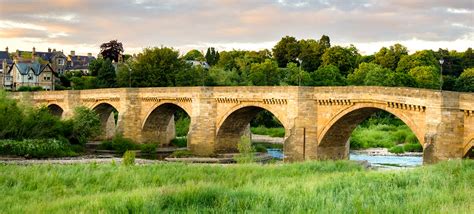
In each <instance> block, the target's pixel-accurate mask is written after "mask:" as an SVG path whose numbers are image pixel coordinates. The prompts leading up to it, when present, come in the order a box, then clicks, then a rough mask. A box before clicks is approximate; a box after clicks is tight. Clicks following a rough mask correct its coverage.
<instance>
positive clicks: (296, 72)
mask: <svg viewBox="0 0 474 214" xmlns="http://www.w3.org/2000/svg"><path fill="white" fill-rule="evenodd" d="M280 70H281V72H280V73H281V74H282V83H280V84H281V85H282V84H283V85H301V86H309V85H311V84H312V79H311V75H310V74H309V73H308V72H306V71H305V70H303V69H301V68H300V67H299V66H298V65H297V64H296V63H294V62H290V63H288V65H287V66H286V68H281V69H280Z"/></svg>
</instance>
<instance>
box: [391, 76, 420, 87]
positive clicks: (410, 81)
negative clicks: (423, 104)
mask: <svg viewBox="0 0 474 214" xmlns="http://www.w3.org/2000/svg"><path fill="white" fill-rule="evenodd" d="M385 83H386V84H385V86H392V87H416V81H415V79H414V78H413V77H412V76H410V75H409V74H407V73H402V72H390V74H389V75H388V79H387V81H385Z"/></svg>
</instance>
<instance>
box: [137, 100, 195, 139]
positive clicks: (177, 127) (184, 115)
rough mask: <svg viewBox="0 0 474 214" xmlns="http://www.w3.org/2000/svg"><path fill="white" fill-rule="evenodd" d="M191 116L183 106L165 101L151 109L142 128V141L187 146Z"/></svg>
mask: <svg viewBox="0 0 474 214" xmlns="http://www.w3.org/2000/svg"><path fill="white" fill-rule="evenodd" d="M190 123H191V118H190V115H189V114H188V112H186V110H185V109H183V108H182V107H180V106H178V105H176V104H173V103H165V104H161V105H159V106H157V107H156V108H154V109H153V111H151V113H150V114H149V115H148V117H147V118H146V120H145V123H144V124H143V128H142V142H145V143H155V144H159V145H160V146H168V145H170V144H173V146H177V147H187V139H188V138H187V136H188V132H189V126H190Z"/></svg>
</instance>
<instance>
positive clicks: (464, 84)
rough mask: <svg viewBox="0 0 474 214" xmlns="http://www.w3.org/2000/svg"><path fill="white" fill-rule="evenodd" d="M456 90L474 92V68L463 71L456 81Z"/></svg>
mask: <svg viewBox="0 0 474 214" xmlns="http://www.w3.org/2000/svg"><path fill="white" fill-rule="evenodd" d="M455 88H456V90H458V91H466V92H474V68H468V69H466V70H464V72H462V74H461V76H459V78H458V79H457V81H456V85H455Z"/></svg>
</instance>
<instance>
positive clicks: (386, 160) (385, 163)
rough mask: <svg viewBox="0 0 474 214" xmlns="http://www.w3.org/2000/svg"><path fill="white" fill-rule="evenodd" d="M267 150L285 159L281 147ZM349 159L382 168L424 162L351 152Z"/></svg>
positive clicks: (400, 157)
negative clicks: (364, 161) (363, 161)
mask: <svg viewBox="0 0 474 214" xmlns="http://www.w3.org/2000/svg"><path fill="white" fill-rule="evenodd" d="M267 152H268V154H269V155H271V156H272V157H274V158H275V159H283V152H282V150H281V149H267ZM349 159H350V160H357V161H362V160H366V161H368V162H369V163H370V164H371V165H372V166H374V167H381V168H401V167H415V166H420V165H422V164H423V158H422V157H413V156H383V155H365V154H355V153H350V157H349Z"/></svg>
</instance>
